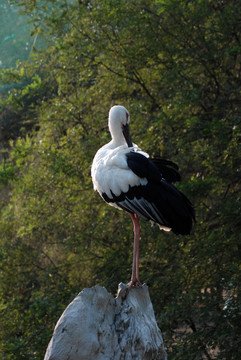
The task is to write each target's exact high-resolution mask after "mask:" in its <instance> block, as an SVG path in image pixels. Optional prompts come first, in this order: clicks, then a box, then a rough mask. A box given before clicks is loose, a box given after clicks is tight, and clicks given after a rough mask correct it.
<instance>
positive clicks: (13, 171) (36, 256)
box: [0, 0, 241, 360]
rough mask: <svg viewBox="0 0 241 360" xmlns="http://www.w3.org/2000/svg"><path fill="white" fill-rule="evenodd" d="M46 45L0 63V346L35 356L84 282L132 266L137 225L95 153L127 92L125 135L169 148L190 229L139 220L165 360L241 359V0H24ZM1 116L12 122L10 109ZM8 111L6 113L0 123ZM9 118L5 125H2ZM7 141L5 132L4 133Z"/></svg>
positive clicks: (117, 276)
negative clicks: (107, 194) (192, 215)
mask: <svg viewBox="0 0 241 360" xmlns="http://www.w3.org/2000/svg"><path fill="white" fill-rule="evenodd" d="M21 6H23V8H22V12H26V13H28V14H29V15H31V16H32V19H33V21H34V24H35V32H36V33H41V34H43V36H46V37H48V39H49V41H50V45H49V46H48V48H47V49H46V50H44V51H42V52H36V53H35V54H34V55H33V57H32V60H31V62H30V63H28V64H27V63H23V64H20V66H19V68H18V69H16V70H11V71H10V70H4V71H3V72H2V73H1V78H2V81H5V82H11V81H12V80H14V81H15V82H16V86H15V85H14V88H13V89H12V91H11V92H10V94H7V95H6V94H5V95H4V96H3V97H2V100H1V103H0V107H1V108H0V117H1V118H2V119H3V120H4V121H5V122H6V124H15V125H16V126H15V125H14V127H11V126H5V128H3V129H6V130H5V132H4V134H6V135H5V136H4V141H5V143H8V141H9V139H12V141H11V142H10V145H11V151H10V153H9V157H8V159H7V160H5V161H4V162H2V164H1V167H0V181H1V189H0V190H1V192H2V190H3V191H8V198H7V199H5V200H4V201H3V202H2V209H1V220H0V233H1V239H0V258H1V262H0V311H1V315H2V316H1V318H2V323H1V329H0V355H1V358H2V359H4V360H7V359H11V360H14V359H16V360H19V359H31V360H32V359H36V360H38V359H42V358H43V354H44V352H45V349H46V346H47V343H48V341H49V339H50V336H51V332H52V329H53V327H54V324H55V323H56V321H57V319H58V317H59V315H60V314H61V312H62V311H63V309H64V308H65V307H66V305H67V304H68V303H69V302H70V300H71V299H72V298H73V297H74V296H75V295H76V294H77V293H78V291H80V290H81V289H82V288H83V287H87V286H92V285H94V284H97V283H98V284H101V285H103V286H106V287H107V288H108V290H110V291H112V292H113V293H114V292H115V291H116V287H117V284H118V282H119V281H124V282H127V281H128V280H129V276H130V271H131V261H132V245H131V243H132V224H131V221H126V219H128V215H126V214H124V213H122V212H118V211H117V210H115V209H113V208H110V207H108V206H107V205H106V204H105V203H104V202H103V201H102V200H101V199H100V198H99V197H98V196H97V194H96V193H94V192H93V189H92V184H91V179H90V166H91V162H92V158H93V156H94V154H95V152H96V150H97V149H98V148H99V147H100V146H101V145H103V144H104V143H105V142H106V141H108V139H109V134H108V132H107V114H108V110H109V108H110V107H111V105H113V104H117V103H119V104H123V105H125V106H126V107H127V108H128V109H129V110H130V114H131V130H132V136H133V139H134V141H135V142H136V143H137V144H138V145H139V146H140V147H142V148H143V149H144V150H145V151H147V152H149V153H150V154H151V155H161V156H163V157H165V158H170V159H171V160H173V161H175V162H177V163H178V164H179V166H180V169H181V173H182V177H183V180H184V181H183V182H181V184H180V185H178V186H179V188H180V189H181V190H182V191H184V192H185V194H187V196H188V197H190V198H191V199H192V201H193V202H194V204H195V208H196V213H197V224H196V226H195V229H194V232H193V234H192V235H191V236H189V237H181V236H179V237H177V236H175V235H174V234H166V233H162V232H160V231H159V229H158V228H157V227H150V224H145V223H142V239H141V269H140V271H141V279H142V280H143V281H145V282H147V284H148V285H150V291H151V298H152V301H153V304H154V308H155V312H156V316H157V318H158V321H159V324H160V327H161V329H162V330H163V336H164V342H165V344H166V346H167V352H168V356H169V358H171V359H182V360H184V359H188V360H189V359H195V360H198V359H223V360H234V359H235V360H236V359H238V358H239V357H240V345H241V344H240V338H241V337H240V307H241V299H240V294H241V291H240V284H241V271H240V270H241V269H240V240H239V238H240V235H239V234H240V230H241V229H240V225H241V223H240V212H241V207H240V150H241V149H240V144H241V141H240V140H241V131H240V115H241V114H240V108H239V102H240V71H241V68H240V56H241V54H240V51H241V47H240V33H241V28H240V13H241V6H240V3H239V2H237V1H216V0H215V1H214V0H199V1H186V0H182V1H171V0H170V1H167V0H165V1H160V0H141V1H139V2H136V1H127V0H122V1H118V0H115V1H108V0H106V1H103V2H100V1H95V0H92V1H89V2H80V1H79V2H78V1H64V0H63V1H62V0H61V1H58V4H56V2H55V1H42V0H41V1H40V0H39V1H36V0H35V1H29V0H28V1H27V0H22V1H21ZM11 121H12V122H11ZM3 123H4V122H3ZM11 129H12V130H11ZM8 146H9V143H8Z"/></svg>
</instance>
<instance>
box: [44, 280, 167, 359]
mask: <svg viewBox="0 0 241 360" xmlns="http://www.w3.org/2000/svg"><path fill="white" fill-rule="evenodd" d="M133 359H137V360H142V359H143V360H166V359H167V357H166V352H165V349H164V344H163V340H162V335H161V331H160V329H159V328H158V326H157V323H156V319H155V315H154V311H153V307H152V303H151V300H150V296H149V292H148V287H147V286H146V285H145V284H144V285H143V286H142V287H141V288H131V289H130V290H129V291H128V287H127V286H126V285H125V284H122V283H121V284H119V289H118V294H117V297H116V298H114V297H113V296H112V294H110V293H108V292H107V290H106V289H105V288H103V287H100V286H94V287H92V288H90V289H84V290H83V291H81V292H80V293H79V295H78V296H76V298H75V299H74V300H73V301H72V302H71V303H70V305H69V306H68V307H67V308H66V310H65V311H64V313H63V314H62V316H61V317H60V319H59V321H58V322H57V324H56V327H55V329H54V333H53V336H52V339H51V341H50V343H49V345H48V348H47V351H46V354H45V358H44V360H133Z"/></svg>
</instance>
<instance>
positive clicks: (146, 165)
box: [91, 105, 195, 287]
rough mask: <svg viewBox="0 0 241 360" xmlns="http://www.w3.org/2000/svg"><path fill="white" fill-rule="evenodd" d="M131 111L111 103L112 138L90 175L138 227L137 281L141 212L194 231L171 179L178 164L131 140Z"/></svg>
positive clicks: (135, 276) (189, 210)
mask: <svg viewBox="0 0 241 360" xmlns="http://www.w3.org/2000/svg"><path fill="white" fill-rule="evenodd" d="M129 121H130V115H129V112H128V110H127V109H126V108H125V107H124V106H120V105H117V106H113V107H112V108H111V109H110V112H109V122H108V125H109V130H110V133H111V137H112V140H111V141H110V142H109V143H108V144H106V145H104V146H102V147H101V148H100V149H99V150H98V151H97V153H96V155H95V157H94V160H93V163H92V167H91V176H92V181H93V185H94V189H95V190H97V191H98V192H99V194H100V196H101V197H102V198H103V199H104V200H105V201H106V202H107V203H108V204H109V205H111V206H114V207H116V208H118V209H121V210H125V211H127V212H128V213H129V214H130V216H131V218H132V221H133V225H134V254H133V265H132V276H131V281H130V282H129V283H128V285H129V286H130V287H131V286H141V283H140V280H139V239H140V226H139V221H138V216H140V217H141V218H143V219H144V220H150V221H152V222H155V223H157V224H158V225H159V227H160V229H162V230H165V231H170V230H172V231H173V232H174V233H175V234H182V235H187V234H190V231H191V228H192V223H193V220H194V221H195V214H194V209H193V206H192V204H191V203H190V201H189V200H188V199H187V197H186V196H185V195H184V194H182V193H181V192H180V191H179V190H177V189H176V188H175V187H174V186H173V185H172V184H171V182H173V181H178V180H180V175H179V173H178V172H177V169H178V167H177V165H176V164H174V163H173V162H171V161H167V160H163V159H150V158H149V155H148V154H147V153H144V152H142V151H141V149H140V148H138V146H137V145H135V144H133V143H132V141H131V137H130V134H129Z"/></svg>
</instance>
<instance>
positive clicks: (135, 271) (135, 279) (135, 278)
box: [128, 214, 142, 287]
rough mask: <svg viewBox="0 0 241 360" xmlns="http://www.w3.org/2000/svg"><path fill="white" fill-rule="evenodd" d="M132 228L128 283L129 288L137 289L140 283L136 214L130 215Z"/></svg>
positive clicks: (138, 237) (138, 231)
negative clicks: (131, 254)
mask: <svg viewBox="0 0 241 360" xmlns="http://www.w3.org/2000/svg"><path fill="white" fill-rule="evenodd" d="M130 215H131V219H132V222H133V226H134V251H133V264H132V275H131V281H130V282H129V283H128V286H129V287H133V286H136V287H139V286H141V285H142V284H141V282H140V280H139V242H140V225H139V221H138V216H137V214H130Z"/></svg>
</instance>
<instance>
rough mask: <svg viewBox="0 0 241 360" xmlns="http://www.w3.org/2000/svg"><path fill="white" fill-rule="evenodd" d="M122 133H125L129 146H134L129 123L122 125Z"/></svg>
mask: <svg viewBox="0 0 241 360" xmlns="http://www.w3.org/2000/svg"><path fill="white" fill-rule="evenodd" d="M122 133H123V135H124V138H125V140H126V143H127V145H128V147H133V144H132V141H131V136H130V129H129V124H126V125H122Z"/></svg>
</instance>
